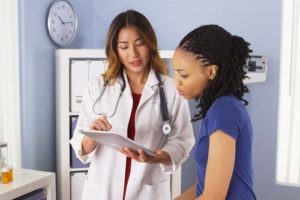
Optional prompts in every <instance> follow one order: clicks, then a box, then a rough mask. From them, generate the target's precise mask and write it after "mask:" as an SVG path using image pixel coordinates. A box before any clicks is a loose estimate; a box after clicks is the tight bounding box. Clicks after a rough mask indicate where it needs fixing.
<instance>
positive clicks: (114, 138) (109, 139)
mask: <svg viewBox="0 0 300 200" xmlns="http://www.w3.org/2000/svg"><path fill="white" fill-rule="evenodd" d="M79 132H80V133H82V134H84V135H86V136H88V137H90V138H93V139H94V140H96V141H97V142H98V143H101V144H103V145H106V146H109V147H111V148H113V149H115V150H117V151H120V149H121V148H122V147H127V148H129V149H132V150H134V151H136V152H137V151H138V149H142V150H143V151H144V152H145V154H147V155H149V156H156V154H155V153H154V152H153V151H151V150H149V149H147V148H145V147H143V146H141V145H138V144H137V143H135V142H134V141H132V140H131V139H129V138H125V137H122V136H121V135H118V134H116V133H114V132H112V131H98V130H91V129H81V130H79Z"/></svg>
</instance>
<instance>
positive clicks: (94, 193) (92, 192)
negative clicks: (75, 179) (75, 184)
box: [81, 178, 109, 200]
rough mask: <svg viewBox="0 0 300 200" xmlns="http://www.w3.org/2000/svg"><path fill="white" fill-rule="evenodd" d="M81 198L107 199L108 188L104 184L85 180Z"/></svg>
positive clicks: (88, 199)
mask: <svg viewBox="0 0 300 200" xmlns="http://www.w3.org/2000/svg"><path fill="white" fill-rule="evenodd" d="M81 199H82V200H98V199H109V198H108V188H107V186H105V185H104V184H99V183H96V182H93V181H91V180H89V179H88V178H87V179H86V180H85V183H84V186H83V191H82V197H81Z"/></svg>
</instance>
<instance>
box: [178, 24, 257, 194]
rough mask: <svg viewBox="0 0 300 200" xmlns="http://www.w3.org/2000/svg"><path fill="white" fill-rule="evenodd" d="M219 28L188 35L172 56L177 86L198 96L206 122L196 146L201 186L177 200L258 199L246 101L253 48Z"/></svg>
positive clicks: (185, 94) (187, 95)
mask: <svg viewBox="0 0 300 200" xmlns="http://www.w3.org/2000/svg"><path fill="white" fill-rule="evenodd" d="M249 45H250V44H249V43H247V42H246V41H245V40H244V39H243V38H241V37H239V36H235V35H231V34H230V33H229V32H227V31H226V30H224V29H223V28H222V27H220V26H217V25H205V26H201V27H198V28H196V29H195V30H193V31H191V32H190V33H188V34H187V35H186V36H185V37H184V38H183V39H182V41H181V42H180V44H179V46H178V48H177V49H176V51H175V54H174V57H173V65H174V70H175V78H174V79H175V84H176V87H177V90H178V93H179V94H180V95H182V96H183V97H184V98H186V99H192V98H195V99H196V101H197V103H198V105H197V108H198V109H199V113H198V114H196V115H195V116H194V118H193V121H196V120H199V119H202V122H201V127H200V133H199V135H198V138H197V142H196V147H195V160H196V169H197V182H196V185H195V186H193V187H191V188H190V189H188V190H187V191H186V192H185V193H183V194H182V195H181V197H179V198H178V199H197V200H219V199H226V200H253V199H256V198H255V194H254V192H253V173H252V135H253V134H252V125H251V121H250V118H249V116H248V113H247V110H246V108H245V105H247V104H248V102H247V101H246V100H245V99H243V95H244V93H246V92H248V88H247V86H245V85H244V84H243V79H245V78H246V73H245V72H244V69H243V66H245V64H246V59H247V58H248V56H249V53H250V52H251V50H250V49H249Z"/></svg>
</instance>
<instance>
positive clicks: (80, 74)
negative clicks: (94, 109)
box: [70, 60, 89, 112]
mask: <svg viewBox="0 0 300 200" xmlns="http://www.w3.org/2000/svg"><path fill="white" fill-rule="evenodd" d="M70 70H71V77H70V78H71V109H70V110H71V112H79V109H80V105H81V103H82V98H83V94H84V91H85V88H86V87H87V84H88V78H89V74H88V73H89V70H88V61H87V60H72V61H71V66H70Z"/></svg>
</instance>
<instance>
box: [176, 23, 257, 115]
mask: <svg viewBox="0 0 300 200" xmlns="http://www.w3.org/2000/svg"><path fill="white" fill-rule="evenodd" d="M249 45H250V44H249V43H248V42H246V41H245V40H244V39H243V38H241V37H239V36H235V35H231V34H230V33H229V32H227V31H226V30H224V29H223V28H222V27H220V26H217V25H204V26H200V27H198V28H196V29H195V30H193V31H191V32H190V33H188V34H187V35H186V36H185V37H184V38H183V39H182V41H181V42H180V44H179V46H178V48H180V49H182V50H184V51H186V52H189V53H192V54H194V55H195V56H196V58H197V59H198V60H199V61H200V62H201V63H202V64H203V65H204V66H205V67H206V66H209V65H212V64H214V65H217V67H218V68H217V74H216V77H215V78H214V79H213V80H211V82H210V83H209V84H208V87H207V88H206V89H205V90H204V91H203V94H202V95H201V97H197V98H195V100H196V101H197V102H198V104H197V109H199V110H200V111H199V113H198V114H196V115H195V116H194V118H193V119H192V121H197V120H199V119H202V118H204V117H205V115H206V113H207V111H208V109H209V107H210V106H211V105H212V103H213V102H214V101H215V100H216V99H217V98H219V97H221V96H224V95H234V96H236V97H237V98H238V99H240V100H241V101H243V102H244V104H245V105H247V104H248V102H247V101H246V100H245V99H243V95H244V93H247V92H249V90H248V88H247V86H245V85H244V84H243V79H244V78H246V72H245V71H244V68H243V67H244V66H245V65H246V60H247V58H248V57H249V53H250V52H252V51H251V50H250V49H249Z"/></svg>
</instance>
